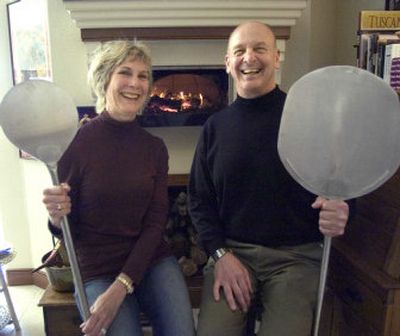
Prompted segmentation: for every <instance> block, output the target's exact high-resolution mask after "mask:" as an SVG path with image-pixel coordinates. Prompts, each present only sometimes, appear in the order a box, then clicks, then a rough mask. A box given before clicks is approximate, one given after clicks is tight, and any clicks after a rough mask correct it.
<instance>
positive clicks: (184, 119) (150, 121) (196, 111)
mask: <svg viewBox="0 0 400 336" xmlns="http://www.w3.org/2000/svg"><path fill="white" fill-rule="evenodd" d="M229 87H230V85H229V78H228V75H227V73H226V71H225V68H222V67H219V68H211V67H207V68H201V67H200V68H199V67H196V68H190V67H185V68H181V67H179V68H177V67H173V68H155V69H153V90H152V92H151V97H150V100H149V102H148V104H147V106H146V108H145V109H144V110H143V112H142V115H140V116H139V122H140V124H141V125H142V126H144V127H165V126H198V125H203V124H204V122H205V121H206V120H207V118H208V117H209V116H210V115H212V114H213V113H215V112H217V111H219V110H221V109H222V108H224V107H225V106H226V105H227V104H228V102H229Z"/></svg>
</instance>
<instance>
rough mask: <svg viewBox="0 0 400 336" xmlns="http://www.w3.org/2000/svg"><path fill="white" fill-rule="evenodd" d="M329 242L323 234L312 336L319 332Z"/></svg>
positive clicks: (329, 239)
mask: <svg viewBox="0 0 400 336" xmlns="http://www.w3.org/2000/svg"><path fill="white" fill-rule="evenodd" d="M331 243H332V238H331V237H328V236H325V237H324V249H323V253H322V263H321V273H320V275H319V287H318V302H317V310H316V312H315V320H314V333H313V335H314V336H318V332H319V323H320V320H321V311H322V304H323V302H324V293H325V285H326V278H327V275H328V265H329V255H330V252H331Z"/></svg>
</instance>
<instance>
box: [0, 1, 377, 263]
mask: <svg viewBox="0 0 400 336" xmlns="http://www.w3.org/2000/svg"><path fill="white" fill-rule="evenodd" d="M308 1H309V5H308V6H307V9H306V10H305V11H304V13H303V15H302V16H301V17H300V19H299V20H298V22H297V24H296V26H295V27H294V28H292V32H291V39H290V40H289V41H288V43H287V44H286V51H285V53H284V60H285V64H284V67H283V72H282V83H281V84H282V87H283V88H284V89H286V90H287V89H288V88H289V87H290V85H291V84H292V83H293V82H294V81H295V80H296V79H298V78H299V77H300V76H302V75H304V74H305V73H307V72H309V71H310V70H312V69H315V68H317V67H320V66H324V65H328V64H333V63H335V64H336V63H337V64H354V62H355V51H354V49H353V47H352V45H353V44H354V43H355V42H356V27H357V15H358V12H359V11H360V10H361V9H382V8H383V2H384V1H383V0H368V1H367V0H346V1H343V0H308ZM6 3H7V1H6V0H0V76H1V77H0V78H1V80H0V99H2V97H3V95H4V94H5V92H6V91H7V90H8V89H9V88H10V87H11V73H10V60H9V56H8V55H9V50H8V42H7V41H8V36H7V25H6V14H5V13H6V12H5V7H6ZM48 10H49V26H50V43H51V60H52V66H53V75H54V81H55V82H56V83H57V84H58V85H60V86H61V87H63V88H64V89H66V90H67V91H68V92H70V93H71V94H72V96H73V97H74V99H75V102H76V104H79V105H85V104H90V103H92V99H91V95H90V91H89V88H88V87H87V85H86V78H85V74H86V70H87V57H86V55H87V52H88V49H87V48H89V49H90V48H93V46H91V47H90V46H89V47H85V46H84V44H83V43H82V42H81V41H80V33H79V30H78V28H76V26H75V24H74V23H73V22H72V20H71V19H70V18H69V15H68V13H67V12H66V11H65V9H64V6H63V3H62V0H51V1H50V0H49V1H48ZM189 43H191V42H189ZM149 44H150V48H151V49H152V54H153V58H154V63H155V65H162V64H165V63H164V62H166V63H169V64H174V62H188V59H190V63H192V64H193V62H196V59H198V56H199V55H202V54H205V55H206V57H207V59H206V62H207V63H209V64H222V60H223V55H224V53H225V43H223V42H222V41H204V42H202V43H200V44H199V45H197V46H196V47H195V46H194V45H193V46H191V48H185V50H180V48H182V45H181V43H179V42H175V43H174V42H171V41H168V42H167V41H153V42H150V43H149ZM210 48H213V49H212V50H214V52H212V53H211V52H209V50H210ZM171 50H174V52H173V53H172V52H171ZM205 51H206V52H205ZM187 55H190V57H191V58H188V56H187ZM193 130H195V129H194V128H180V129H179V130H171V129H169V130H166V129H153V130H152V132H155V133H157V134H158V135H160V136H162V137H163V138H164V139H165V141H166V143H167V145H168V146H169V149H170V156H171V158H172V160H171V171H172V172H175V173H180V172H187V171H188V167H189V166H190V162H191V158H192V155H193V148H194V145H195V142H196V139H197V136H198V129H197V130H195V131H193ZM0 169H1V170H0V171H1V174H0V186H1V188H0V225H1V224H2V225H3V228H4V236H5V238H6V239H7V240H9V241H11V242H12V243H13V244H14V246H15V247H16V249H17V250H18V257H17V258H16V259H15V260H14V261H13V263H12V264H11V265H10V268H22V267H24V268H25V267H27V268H28V267H33V266H37V265H38V264H39V263H40V258H41V256H42V255H43V254H44V252H46V251H47V250H49V249H50V248H51V239H50V235H49V233H48V232H47V229H46V221H47V218H46V212H45V210H44V207H43V205H42V204H41V198H42V197H41V191H42V189H43V188H44V187H45V186H47V185H49V184H50V178H49V175H48V173H47V171H46V169H45V167H44V166H43V165H42V164H41V163H40V162H37V161H27V160H21V159H19V157H18V151H17V150H16V149H15V148H14V147H13V146H12V145H11V144H10V143H9V142H8V141H7V140H6V139H5V137H4V135H3V134H2V133H1V132H0ZM0 237H1V235H0Z"/></svg>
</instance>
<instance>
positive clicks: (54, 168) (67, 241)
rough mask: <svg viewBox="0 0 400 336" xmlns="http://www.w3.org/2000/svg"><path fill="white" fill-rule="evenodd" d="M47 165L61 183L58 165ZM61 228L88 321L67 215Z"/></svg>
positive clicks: (83, 310)
mask: <svg viewBox="0 0 400 336" xmlns="http://www.w3.org/2000/svg"><path fill="white" fill-rule="evenodd" d="M46 166H47V169H48V170H49V172H50V176H51V179H52V181H53V184H54V185H59V184H60V182H59V181H58V176H57V166H53V165H50V164H46ZM61 230H62V233H63V238H64V242H65V248H66V250H67V254H68V258H69V262H70V264H71V270H72V277H73V279H74V285H75V288H76V293H77V296H78V301H79V305H80V307H81V309H82V314H83V319H84V320H85V321H86V320H87V319H88V318H89V316H90V312H89V305H88V302H87V298H86V294H85V290H84V289H83V282H82V278H81V272H80V270H79V265H78V260H77V259H76V254H75V249H74V243H73V241H72V236H71V231H70V229H69V223H68V218H67V216H63V217H62V218H61Z"/></svg>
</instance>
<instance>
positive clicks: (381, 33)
mask: <svg viewBox="0 0 400 336" xmlns="http://www.w3.org/2000/svg"><path fill="white" fill-rule="evenodd" d="M383 23H385V24H386V26H385V25H383ZM358 42H359V43H358V55H357V63H358V64H357V65H358V66H359V67H360V68H363V69H366V70H368V71H370V72H372V73H374V74H375V75H377V76H379V77H381V78H383V80H385V81H386V82H387V83H389V84H390V85H391V86H392V87H393V88H394V89H395V90H396V91H400V11H378V12H377V11H362V12H361V15H360V31H359V41H358Z"/></svg>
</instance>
